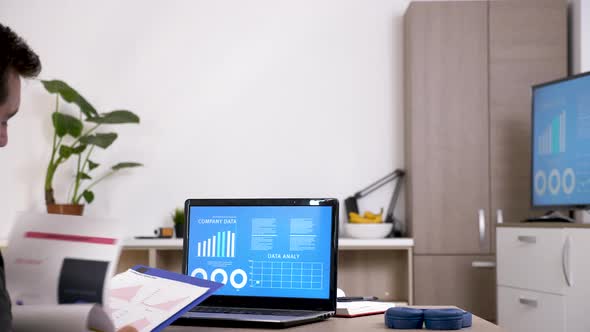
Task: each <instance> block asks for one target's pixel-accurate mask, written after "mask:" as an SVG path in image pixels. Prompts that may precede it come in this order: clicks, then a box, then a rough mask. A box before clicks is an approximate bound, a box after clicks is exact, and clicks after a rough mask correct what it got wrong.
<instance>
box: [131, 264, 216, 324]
mask: <svg viewBox="0 0 590 332" xmlns="http://www.w3.org/2000/svg"><path fill="white" fill-rule="evenodd" d="M131 269H132V270H135V271H137V272H139V273H144V274H147V275H151V276H155V277H160V278H165V279H170V280H176V281H180V282H184V283H187V284H191V285H195V286H201V287H207V288H209V290H208V291H207V292H205V294H203V295H201V296H200V297H199V298H197V299H196V300H194V301H193V302H191V303H190V304H189V305H187V306H186V307H184V308H182V309H181V310H179V311H178V312H177V313H176V314H174V315H173V316H172V317H170V318H168V319H167V320H166V321H164V322H163V323H162V324H160V325H158V326H157V327H156V328H154V329H153V330H152V332H158V331H162V330H163V329H164V328H166V327H168V326H169V325H170V324H172V323H173V322H174V321H175V320H177V319H178V318H180V316H182V315H183V314H184V313H186V312H187V311H189V310H190V309H192V308H194V307H195V306H197V305H198V304H199V303H201V302H203V301H204V300H205V299H206V298H208V297H209V296H211V294H213V293H215V291H217V290H218V289H219V288H221V286H223V284H222V283H219V282H215V281H209V280H205V279H199V278H195V277H191V276H187V275H184V274H180V273H175V272H170V271H166V270H161V269H156V268H153V267H149V266H144V265H136V266H134V267H132V268H131Z"/></svg>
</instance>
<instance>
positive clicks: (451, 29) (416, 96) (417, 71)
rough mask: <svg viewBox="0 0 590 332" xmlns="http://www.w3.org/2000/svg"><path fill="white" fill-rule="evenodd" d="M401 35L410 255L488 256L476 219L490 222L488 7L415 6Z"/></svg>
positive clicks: (486, 240)
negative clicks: (413, 243)
mask: <svg viewBox="0 0 590 332" xmlns="http://www.w3.org/2000/svg"><path fill="white" fill-rule="evenodd" d="M406 33H407V34H406V40H405V52H406V53H405V56H406V59H407V65H406V75H405V78H406V86H405V88H406V93H407V95H406V100H407V101H408V102H409V105H408V111H409V112H408V113H407V114H406V120H407V121H408V124H407V125H406V129H407V130H408V131H407V133H408V135H407V141H406V146H407V147H408V150H407V151H408V152H409V155H408V158H407V159H406V160H407V163H408V165H407V168H408V170H409V186H408V188H409V190H410V191H411V192H410V200H409V202H408V203H409V209H408V212H409V213H410V214H411V216H409V218H410V219H411V220H412V223H411V228H412V234H413V237H414V239H415V241H416V246H415V253H416V254H427V253H438V254H451V253H452V254H472V253H478V252H480V251H484V252H488V251H489V246H490V237H489V233H488V235H486V236H484V238H483V241H481V242H480V238H479V237H478V236H477V234H478V233H479V227H480V225H479V217H480V214H481V213H483V216H482V219H483V220H484V222H488V223H489V217H488V215H487V214H488V209H487V206H488V204H489V203H488V202H489V193H490V190H489V151H488V127H489V126H488V120H489V115H488V93H487V91H488V77H487V55H488V49H487V45H488V43H487V35H488V34H487V4H486V3H485V2H469V3H445V2H439V3H421V2H414V3H412V4H411V5H410V7H409V9H408V12H407V13H406ZM480 211H481V212H480ZM415 221H421V222H415ZM422 221H424V222H422ZM485 227H486V228H487V229H489V224H488V225H485Z"/></svg>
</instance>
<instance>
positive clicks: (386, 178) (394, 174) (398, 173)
mask: <svg viewBox="0 0 590 332" xmlns="http://www.w3.org/2000/svg"><path fill="white" fill-rule="evenodd" d="M404 174H405V172H404V171H403V170H401V169H396V170H395V171H393V172H391V173H389V174H387V175H386V176H384V177H382V178H381V179H379V180H377V181H375V182H374V183H371V184H370V185H368V186H367V187H366V188H364V189H361V190H359V191H357V192H356V193H355V194H354V197H355V198H362V197H365V196H367V195H368V194H370V193H372V192H373V191H375V190H377V189H379V188H381V187H383V186H384V185H385V184H387V183H389V182H391V181H393V180H395V179H397V178H398V177H400V176H403V175H404Z"/></svg>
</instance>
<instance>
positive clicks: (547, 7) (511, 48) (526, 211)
mask: <svg viewBox="0 0 590 332" xmlns="http://www.w3.org/2000/svg"><path fill="white" fill-rule="evenodd" d="M489 6H490V8H489V25H490V28H489V29H490V35H489V38H490V40H489V41H490V46H489V52H490V57H489V61H490V73H489V75H490V86H489V88H490V96H489V98H490V163H491V170H490V171H491V205H490V206H491V213H492V218H493V221H494V223H495V222H496V219H497V218H498V210H501V211H502V216H503V219H504V221H505V222H518V221H520V220H523V219H525V218H527V217H530V216H534V215H539V214H542V213H543V211H536V212H535V211H532V210H531V209H530V204H531V203H530V199H531V180H530V174H531V150H530V146H531V86H532V85H534V84H537V83H541V82H545V81H549V80H554V79H557V78H560V77H563V76H566V75H567V1H566V0H521V1H490V2H489ZM492 243H493V242H492Z"/></svg>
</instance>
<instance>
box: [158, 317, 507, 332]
mask: <svg viewBox="0 0 590 332" xmlns="http://www.w3.org/2000/svg"><path fill="white" fill-rule="evenodd" d="M165 331H166V332H199V331H220V332H221V331H231V332H253V331H257V332H260V331H270V330H260V329H243V328H220V327H204V326H170V327H168V328H167V329H166V330H165ZM275 331H281V330H275ZM283 331H285V332H295V331H297V332H300V331H310V332H314V331H317V332H347V331H350V332H358V331H363V332H370V331H393V330H391V329H388V328H387V327H386V326H385V323H384V322H383V315H372V316H364V317H357V318H338V317H334V318H330V319H328V320H326V321H322V322H318V323H312V324H306V325H300V326H295V327H291V328H288V329H284V330H283ZM400 331H408V332H411V331H421V332H425V331H430V330H400ZM459 331H466V332H467V331H471V332H501V331H505V330H504V329H502V328H500V327H498V326H496V325H494V324H492V323H490V322H488V321H485V320H483V319H481V318H479V317H476V316H473V326H471V327H470V328H466V329H462V330H459Z"/></svg>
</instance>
